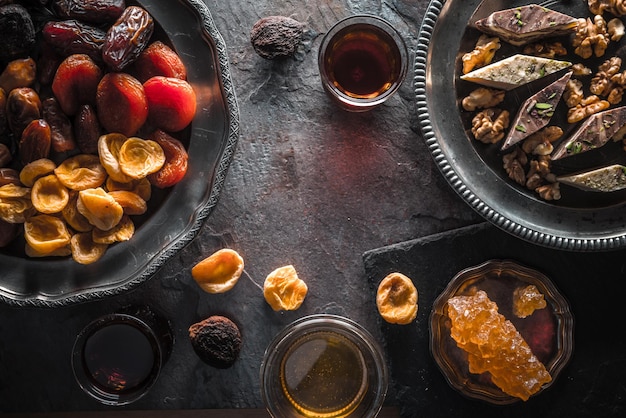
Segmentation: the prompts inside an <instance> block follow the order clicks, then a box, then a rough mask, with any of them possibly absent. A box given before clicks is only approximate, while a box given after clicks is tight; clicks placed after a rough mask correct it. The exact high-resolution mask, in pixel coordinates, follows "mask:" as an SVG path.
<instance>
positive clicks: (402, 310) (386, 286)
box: [376, 273, 418, 325]
mask: <svg viewBox="0 0 626 418" xmlns="http://www.w3.org/2000/svg"><path fill="white" fill-rule="evenodd" d="M417 298H418V294H417V289H416V288H415V285H414V284H413V282H412V281H411V279H409V278H408V277H407V276H405V275H404V274H402V273H391V274H389V275H387V277H385V278H384V279H383V280H382V281H381V282H380V284H379V285H378V290H377V291H376V306H377V307H378V312H379V313H380V315H381V316H382V317H383V319H384V320H385V321H387V322H389V323H391V324H400V325H406V324H409V323H411V322H413V320H414V319H415V317H416V316H417Z"/></svg>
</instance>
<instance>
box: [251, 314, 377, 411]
mask: <svg viewBox="0 0 626 418" xmlns="http://www.w3.org/2000/svg"><path fill="white" fill-rule="evenodd" d="M387 384H388V374H387V367H386V364H385V361H384V356H383V353H382V351H381V349H380V346H379V345H378V344H377V343H376V341H375V340H374V338H373V337H372V335H371V334H370V333H369V332H367V330H365V329H364V328H363V327H361V326H360V325H359V324H357V323H356V322H353V321H351V320H350V319H347V318H343V317H340V316H336V315H326V314H318V315H311V316H306V317H303V318H301V319H299V320H297V321H295V322H293V323H291V324H290V325H288V326H287V327H285V329H283V331H282V332H280V333H279V334H278V335H277V336H276V337H275V338H274V340H273V341H272V342H271V343H270V345H269V346H268V348H267V350H266V351H265V356H264V359H263V363H262V365H261V396H262V398H263V402H264V403H265V406H266V409H267V410H268V412H269V413H270V415H271V416H273V417H275V418H287V417H319V418H336V417H375V416H376V415H377V414H378V413H379V412H380V409H381V407H382V405H383V401H384V399H385V395H386V393H387Z"/></svg>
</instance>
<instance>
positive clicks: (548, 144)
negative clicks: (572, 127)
mask: <svg viewBox="0 0 626 418" xmlns="http://www.w3.org/2000/svg"><path fill="white" fill-rule="evenodd" d="M561 136H563V129H561V127H559V126H554V125H553V126H547V127H545V128H543V129H542V130H540V131H537V132H535V133H534V134H532V135H530V136H529V137H528V138H526V139H525V140H524V142H523V143H522V150H523V151H524V152H525V153H527V154H534V155H549V154H550V153H551V152H552V150H553V146H552V143H553V142H555V141H556V140H558V139H559V138H561Z"/></svg>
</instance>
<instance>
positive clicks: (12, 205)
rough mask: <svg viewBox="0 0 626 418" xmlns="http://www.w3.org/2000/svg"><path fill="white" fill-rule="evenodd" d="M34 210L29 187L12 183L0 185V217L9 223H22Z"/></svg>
mask: <svg viewBox="0 0 626 418" xmlns="http://www.w3.org/2000/svg"><path fill="white" fill-rule="evenodd" d="M34 211H35V210H34V208H33V204H32V202H31V200H30V188H28V187H22V186H18V185H16V184H13V183H8V184H5V185H4V186H0V219H2V220H3V221H5V222H8V223H11V224H19V223H24V221H25V220H26V218H28V217H29V216H30V215H32V214H33V212H34Z"/></svg>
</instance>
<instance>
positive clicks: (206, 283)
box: [191, 248, 244, 293]
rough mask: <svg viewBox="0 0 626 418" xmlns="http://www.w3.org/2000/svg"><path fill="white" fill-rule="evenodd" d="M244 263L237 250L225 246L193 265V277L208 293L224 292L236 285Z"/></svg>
mask: <svg viewBox="0 0 626 418" xmlns="http://www.w3.org/2000/svg"><path fill="white" fill-rule="evenodd" d="M243 265H244V263H243V258H242V257H241V256H240V255H239V254H238V253H237V251H235V250H231V249H229V248H223V249H221V250H218V251H216V252H214V253H213V254H211V255H210V256H208V257H207V258H205V259H204V260H201V261H200V262H198V263H197V264H196V265H195V266H193V268H192V269H191V277H193V279H194V280H195V281H196V283H198V285H199V286H200V287H201V288H202V289H203V290H204V291H206V292H208V293H224V292H227V291H229V290H230V289H232V288H233V287H234V286H235V284H236V283H237V281H238V280H239V277H240V276H241V273H242V272H243Z"/></svg>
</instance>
